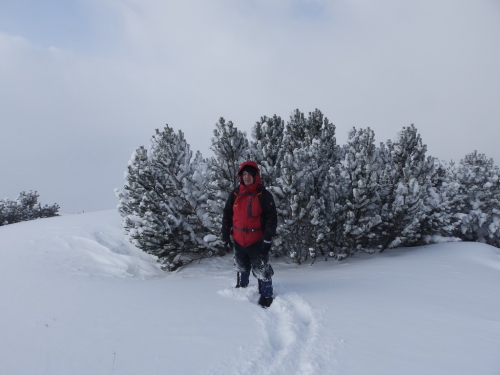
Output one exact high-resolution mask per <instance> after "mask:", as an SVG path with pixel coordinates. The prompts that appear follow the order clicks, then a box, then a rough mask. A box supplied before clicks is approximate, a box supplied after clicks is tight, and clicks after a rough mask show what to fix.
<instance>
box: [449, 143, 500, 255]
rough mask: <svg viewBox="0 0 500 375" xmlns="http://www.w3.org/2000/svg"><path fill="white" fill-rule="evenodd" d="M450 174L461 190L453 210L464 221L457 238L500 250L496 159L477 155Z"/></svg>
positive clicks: (475, 153) (499, 199) (499, 193)
mask: <svg viewBox="0 0 500 375" xmlns="http://www.w3.org/2000/svg"><path fill="white" fill-rule="evenodd" d="M450 174H451V175H452V177H451V178H452V180H455V181H458V183H459V186H460V188H459V193H458V194H457V196H458V197H459V199H458V202H456V203H457V204H456V205H455V207H454V211H455V213H456V216H457V217H459V218H460V219H461V223H460V225H459V226H458V230H457V231H456V235H457V236H459V237H460V238H461V239H462V240H464V241H479V242H485V243H488V244H490V245H494V246H497V247H500V187H499V176H500V170H499V168H498V167H497V166H496V165H494V163H493V159H490V158H487V157H486V155H484V154H478V153H477V151H474V152H473V153H470V154H468V155H466V156H465V158H464V159H462V160H461V161H460V163H459V164H458V165H456V166H455V168H453V169H450Z"/></svg>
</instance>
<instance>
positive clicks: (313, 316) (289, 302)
mask: <svg viewBox="0 0 500 375" xmlns="http://www.w3.org/2000/svg"><path fill="white" fill-rule="evenodd" d="M275 291H276V288H275ZM276 292H277V293H276V294H277V296H276V298H275V299H274V301H273V304H272V305H271V307H270V308H268V309H265V310H264V309H261V308H260V307H258V306H256V309H255V320H256V325H257V327H258V329H260V330H261V331H262V335H261V336H262V340H260V342H258V343H256V344H254V345H250V346H248V347H245V348H244V353H242V354H241V355H238V356H236V358H231V359H230V360H229V361H226V362H225V363H224V364H219V365H218V366H217V368H214V369H212V370H211V371H209V373H210V374H216V373H230V372H231V371H232V372H233V373H238V374H300V375H309V374H311V375H312V374H321V373H329V374H335V373H336V371H335V367H337V366H336V364H337V359H336V346H335V345H333V343H332V342H329V341H328V340H326V339H325V337H324V336H322V335H321V330H322V324H321V318H320V316H321V312H320V311H318V310H317V309H314V308H313V307H312V306H311V305H310V304H309V303H308V302H307V301H306V300H304V298H302V297H301V296H300V295H298V294H297V293H295V292H291V293H285V292H283V291H280V290H279V287H278V290H277V291H276ZM218 294H219V295H222V296H224V297H229V298H234V299H237V300H248V301H249V302H250V303H252V304H256V303H257V300H258V293H257V288H256V287H254V286H251V287H249V288H246V289H224V290H221V291H219V292H218ZM228 371H229V372H228ZM235 371H236V372H235Z"/></svg>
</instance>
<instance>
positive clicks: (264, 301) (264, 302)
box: [259, 296, 273, 309]
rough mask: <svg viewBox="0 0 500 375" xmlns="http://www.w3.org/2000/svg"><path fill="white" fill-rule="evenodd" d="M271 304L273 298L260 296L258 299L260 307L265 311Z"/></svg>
mask: <svg viewBox="0 0 500 375" xmlns="http://www.w3.org/2000/svg"><path fill="white" fill-rule="evenodd" d="M271 303H273V297H264V296H260V298H259V306H260V307H262V308H264V309H267V308H268V307H269V306H271Z"/></svg>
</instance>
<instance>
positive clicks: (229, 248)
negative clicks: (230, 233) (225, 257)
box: [224, 239, 233, 254]
mask: <svg viewBox="0 0 500 375" xmlns="http://www.w3.org/2000/svg"><path fill="white" fill-rule="evenodd" d="M224 249H225V250H226V254H229V253H230V252H232V251H233V244H232V243H231V240H230V239H227V240H225V241H224Z"/></svg>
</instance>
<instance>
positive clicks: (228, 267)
mask: <svg viewBox="0 0 500 375" xmlns="http://www.w3.org/2000/svg"><path fill="white" fill-rule="evenodd" d="M0 254H1V261H0V303H1V318H0V337H1V340H0V374H9V375H10V374H16V375H31V374H33V375H42V374H47V375H70V374H82V375H100V374H131V375H145V374H148V375H149V374H214V375H215V374H218V375H219V374H338V375H367V374H370V375H378V374H380V375H390V374H395V375H396V374H397V375H413V374H415V375H422V374H426V375H427V374H438V375H446V374H449V375H452V374H453V375H460V374H463V375H466V374H467V375H469V374H474V375H480V374H485V375H486V374H491V375H493V374H499V373H500V354H499V353H500V250H499V249H496V248H493V247H490V246H487V245H482V244H476V243H449V244H439V245H432V246H424V247H418V248H409V249H404V248H403V249H395V250H386V252H385V253H384V254H375V255H371V256H369V255H364V254H363V255H359V256H358V257H356V258H350V259H347V260H345V261H342V262H337V261H332V260H329V261H327V262H325V261H323V260H317V261H316V262H315V263H314V265H313V266H310V265H308V264H305V265H302V266H297V265H295V264H286V263H285V262H284V261H281V260H278V261H275V262H274V263H273V267H274V269H275V273H276V274H275V277H274V284H275V295H276V299H275V302H274V303H273V305H272V306H271V308H270V309H268V310H264V309H262V308H260V307H259V306H258V305H257V304H256V301H257V288H256V282H255V279H253V280H251V286H250V287H249V288H247V289H234V288H233V286H234V284H235V274H234V271H233V265H232V259H231V257H230V256H225V257H223V258H216V259H207V260H203V261H202V262H200V263H199V264H192V265H190V266H188V267H186V268H184V269H181V270H179V271H178V272H175V273H171V274H167V273H165V272H163V271H162V270H161V269H160V267H159V264H158V263H157V262H156V259H155V258H154V257H152V256H149V255H147V254H145V253H143V252H142V251H140V250H138V249H136V248H134V247H133V246H132V245H130V244H129V243H128V242H127V241H126V240H125V238H124V236H123V234H122V230H121V226H120V216H119V215H118V213H117V212H116V211H115V210H112V211H103V212H94V213H87V214H81V215H67V216H61V217H56V218H50V219H42V220H36V221H30V222H23V223H19V224H13V225H7V226H2V227H0Z"/></svg>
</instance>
